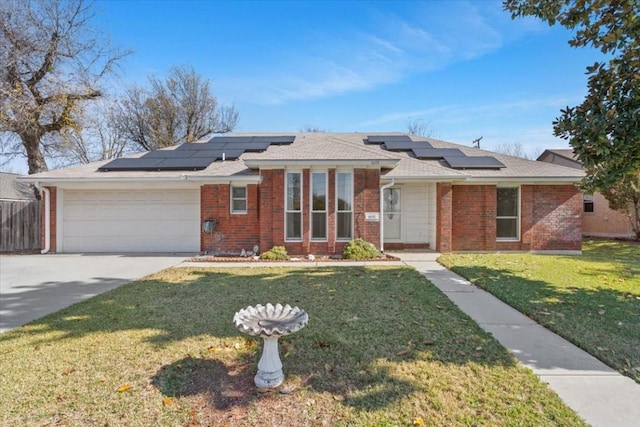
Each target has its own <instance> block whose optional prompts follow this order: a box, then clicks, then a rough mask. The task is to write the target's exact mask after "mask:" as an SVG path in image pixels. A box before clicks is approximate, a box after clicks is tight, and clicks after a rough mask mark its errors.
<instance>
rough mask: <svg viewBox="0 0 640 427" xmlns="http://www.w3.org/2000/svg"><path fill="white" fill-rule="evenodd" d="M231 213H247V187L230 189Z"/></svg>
mask: <svg viewBox="0 0 640 427" xmlns="http://www.w3.org/2000/svg"><path fill="white" fill-rule="evenodd" d="M231 213H234V214H243V213H247V187H233V186H232V187H231Z"/></svg>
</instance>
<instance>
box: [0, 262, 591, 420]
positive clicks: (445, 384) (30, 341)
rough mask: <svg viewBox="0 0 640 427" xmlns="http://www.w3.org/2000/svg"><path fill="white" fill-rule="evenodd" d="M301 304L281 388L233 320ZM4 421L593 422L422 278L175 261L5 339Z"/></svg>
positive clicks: (398, 271) (1, 368) (396, 271)
mask: <svg viewBox="0 0 640 427" xmlns="http://www.w3.org/2000/svg"><path fill="white" fill-rule="evenodd" d="M267 302H272V303H276V302H281V303H289V304H291V305H298V306H300V307H301V308H303V309H305V310H306V311H307V312H308V313H309V318H310V320H309V324H308V325H307V326H306V327H305V328H304V329H302V330H301V331H299V332H297V333H296V334H295V335H290V336H288V337H286V338H284V339H282V343H281V347H280V348H281V355H282V360H283V364H284V371H285V375H286V379H285V384H284V388H283V389H282V390H280V391H271V392H268V393H258V392H257V391H256V390H255V387H254V385H253V375H254V374H255V371H256V365H257V359H258V355H259V353H260V350H261V348H260V347H261V343H259V342H256V341H254V340H252V339H250V338H249V337H245V336H242V335H241V334H240V333H239V332H237V331H236V330H235V329H234V327H233V325H232V318H233V314H234V312H235V311H236V310H238V309H240V308H242V307H245V306H247V305H255V304H257V303H267ZM0 357H1V359H0V377H1V378H2V381H0V425H7V426H8V425H15V426H18V425H65V426H74V425H77V426H80V425H82V426H85V425H100V426H103V425H109V426H151V425H158V426H186V425H215V426H218V425H220V426H221V425H229V426H240V425H242V426H244V425H246V426H255V425H278V426H306V425H332V426H333V425H338V426H339V425H345V426H346V425H350V426H359V425H378V426H396V425H397V426H411V425H442V426H445V425H446V426H449V425H514V426H515V425H540V426H543V425H567V426H568V425H583V423H582V421H581V420H580V419H579V418H578V417H577V416H576V415H575V413H573V412H572V411H571V410H570V409H569V408H567V407H566V406H565V405H564V404H563V403H562V402H561V401H560V399H559V398H558V397H557V396H556V395H555V394H554V393H553V392H551V391H550V390H549V389H548V388H547V386H546V385H544V384H543V383H541V382H540V381H539V380H538V379H537V377H535V376H534V375H533V374H532V373H531V372H530V371H528V370H526V369H524V368H522V367H520V366H519V365H517V363H516V362H515V360H514V359H513V357H511V355H510V354H509V353H508V352H507V351H506V350H505V349H504V348H503V347H502V346H500V345H499V344H498V343H497V342H496V341H495V340H494V339H493V338H492V337H491V336H489V335H488V334H486V333H484V332H483V331H482V330H481V329H480V328H479V327H478V326H477V325H476V324H475V323H474V322H473V321H472V320H470V319H469V318H468V317H466V316H465V315H464V314H462V313H461V312H460V311H459V310H458V309H457V308H456V307H455V306H454V305H453V304H452V303H451V302H450V301H449V300H448V299H447V298H446V297H445V296H444V295H443V294H442V293H440V292H439V291H438V290H437V289H436V288H435V287H434V286H433V285H431V284H430V283H429V282H427V281H426V280H425V279H424V278H423V277H422V276H421V275H420V274H419V273H417V272H416V271H414V270H412V269H409V268H400V267H389V266H386V267H375V268H371V267H359V268H354V267H323V268H278V267H274V268H269V269H261V268H244V269H240V268H238V269H197V268H192V269H170V270H165V271H163V272H160V273H158V274H157V275H154V276H150V277H148V278H146V279H145V280H141V281H138V282H134V283H132V284H129V285H126V286H123V287H121V288H119V289H116V290H114V291H111V292H108V293H105V294H103V295H101V296H98V297H96V298H92V299H90V300H88V301H85V302H82V303H79V304H76V305H74V306H72V307H70V308H68V309H66V310H63V311H60V312H58V313H56V314H53V315H50V316H47V317H45V318H43V319H41V320H39V321H36V322H34V323H32V324H30V325H27V326H25V327H22V328H18V329H15V330H13V331H10V332H7V333H5V334H2V335H0Z"/></svg>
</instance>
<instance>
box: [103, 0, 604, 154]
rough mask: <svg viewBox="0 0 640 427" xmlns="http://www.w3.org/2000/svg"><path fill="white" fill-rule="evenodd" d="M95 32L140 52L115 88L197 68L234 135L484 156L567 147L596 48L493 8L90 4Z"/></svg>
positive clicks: (449, 4) (109, 0)
mask: <svg viewBox="0 0 640 427" xmlns="http://www.w3.org/2000/svg"><path fill="white" fill-rule="evenodd" d="M97 7H98V10H99V13H98V15H97V18H96V21H95V24H97V26H98V27H100V28H101V29H102V30H104V31H105V32H106V33H108V34H110V35H111V37H112V42H113V43H114V44H116V45H118V46H121V47H123V48H130V49H132V50H133V51H134V53H133V54H132V55H131V56H129V57H128V58H127V59H126V61H125V63H124V64H123V70H122V73H121V76H120V78H121V80H122V83H123V84H125V85H126V84H129V83H144V82H145V81H146V78H147V76H148V75H149V74H151V73H153V74H155V75H157V76H164V75H165V74H166V73H167V71H168V70H169V68H171V66H174V65H187V66H192V67H193V68H194V69H195V70H196V71H197V72H199V73H200V74H202V75H203V76H205V77H206V78H208V79H210V80H211V82H212V88H213V92H214V94H215V95H216V96H217V97H218V99H219V100H220V101H221V102H222V103H223V104H234V105H235V106H236V109H237V110H238V111H239V113H240V124H239V126H238V128H237V129H236V131H238V132H251V131H265V132H286V131H299V130H301V129H302V128H304V127H306V126H312V127H319V128H322V129H324V130H327V131H334V132H343V131H344V132H346V131H362V132H370V131H404V130H406V127H407V123H408V122H409V120H411V119H418V120H422V121H424V122H426V123H428V124H429V126H430V129H431V136H433V137H436V138H440V139H444V140H446V141H451V142H456V143H460V144H464V145H471V142H472V140H474V139H476V138H478V137H480V136H482V137H483V139H482V148H486V149H492V148H494V147H495V146H497V145H499V144H509V143H520V144H522V146H523V148H524V149H525V151H526V152H532V153H539V152H541V151H542V150H543V149H544V148H562V147H567V146H568V145H567V143H566V142H565V141H563V140H561V139H558V138H555V137H554V136H553V129H552V124H551V123H552V121H553V119H554V118H555V117H557V116H558V115H559V114H560V109H561V108H564V107H566V106H567V105H576V104H578V103H580V102H581V101H582V98H583V97H584V95H585V94H586V76H585V74H584V72H585V66H587V65H590V64H592V63H593V62H594V61H595V60H597V59H598V58H599V54H598V52H596V51H595V50H592V49H586V48H581V49H575V48H571V47H570V46H569V45H568V44H567V41H568V39H569V38H570V35H571V34H570V33H569V32H568V31H567V30H565V29H563V28H561V27H549V26H548V25H547V24H545V23H542V22H541V21H537V20H534V19H517V20H512V19H511V18H510V16H509V14H508V13H507V12H504V11H503V10H502V3H501V2H500V1H490V0H487V1H481V0H475V1H453V0H451V1H409V2H402V1H389V2H377V1H354V2H345V1H336V2H333V1H316V2H305V1H295V2H294V1H291V2H288V1H278V2H251V1H235V2H222V1H129V2H126V1H115V0H98V1H97Z"/></svg>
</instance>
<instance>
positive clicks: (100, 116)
mask: <svg viewBox="0 0 640 427" xmlns="http://www.w3.org/2000/svg"><path fill="white" fill-rule="evenodd" d="M116 112H117V106H116V105H114V104H113V102H112V101H111V100H109V99H106V98H103V99H100V100H98V101H96V102H95V103H93V104H92V105H91V106H89V107H88V108H87V109H85V110H84V111H83V117H82V118H81V119H78V122H79V123H80V124H81V126H80V127H79V128H77V129H71V130H70V131H68V132H65V133H63V134H62V140H61V142H60V143H59V144H57V145H56V152H55V153H51V158H56V159H59V162H60V164H61V165H64V166H68V165H72V164H78V163H90V162H95V161H98V160H107V159H115V158H117V157H121V156H123V155H125V154H129V153H131V152H134V151H135V148H136V147H137V146H135V147H134V145H133V143H132V142H131V141H130V140H129V139H127V138H126V137H125V136H124V135H123V133H122V132H121V130H120V129H119V128H118V126H116V121H115V119H114V117H115V115H116Z"/></svg>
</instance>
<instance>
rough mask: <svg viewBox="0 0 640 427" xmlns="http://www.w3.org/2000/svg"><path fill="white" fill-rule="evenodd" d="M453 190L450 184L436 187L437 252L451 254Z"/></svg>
mask: <svg viewBox="0 0 640 427" xmlns="http://www.w3.org/2000/svg"><path fill="white" fill-rule="evenodd" d="M452 202H453V189H452V186H451V184H449V183H438V184H437V185H436V205H437V206H436V214H437V220H436V250H437V251H438V252H451V250H452V249H451V245H452V233H451V230H452V220H453V217H452Z"/></svg>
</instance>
